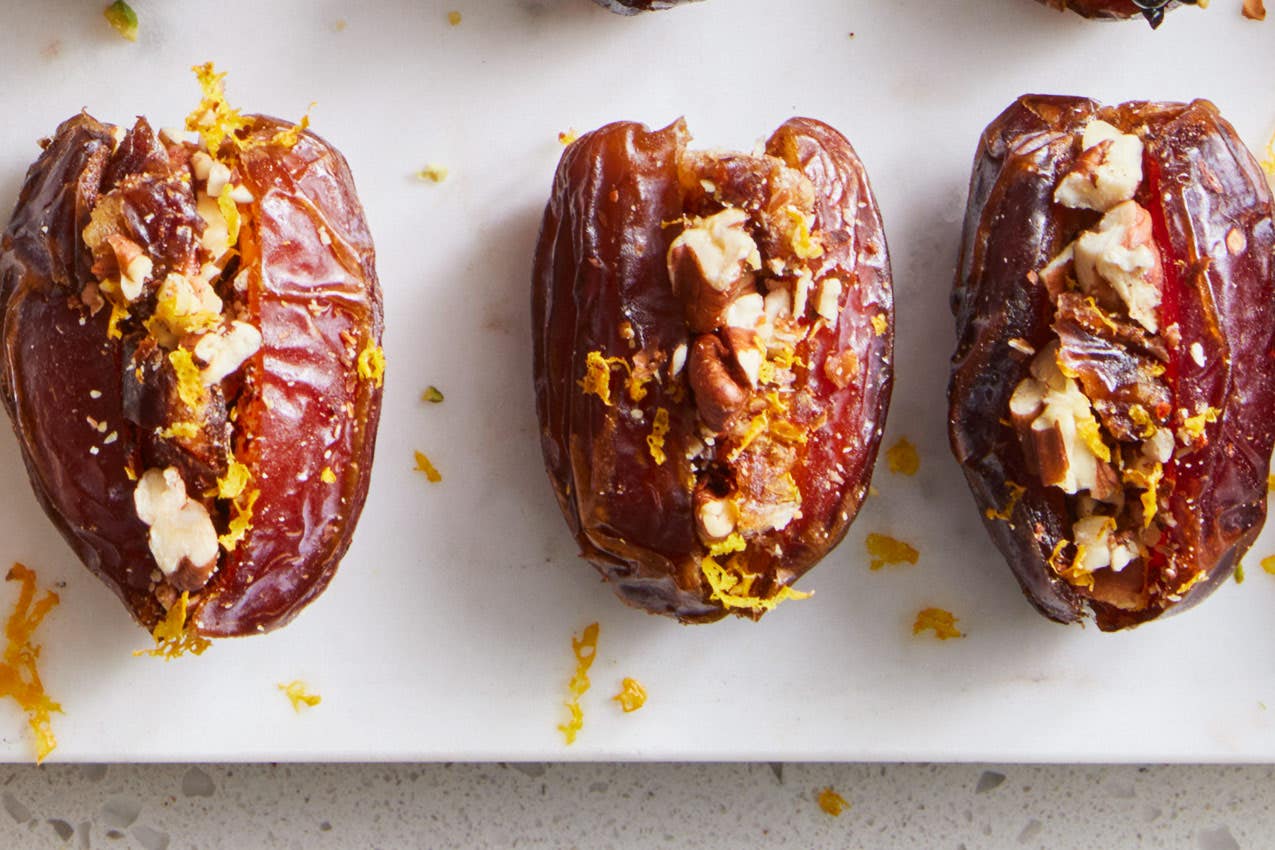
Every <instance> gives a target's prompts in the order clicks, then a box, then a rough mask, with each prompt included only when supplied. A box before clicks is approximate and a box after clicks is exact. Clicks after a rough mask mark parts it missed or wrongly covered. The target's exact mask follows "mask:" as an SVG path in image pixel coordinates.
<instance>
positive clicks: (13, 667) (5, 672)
mask: <svg viewBox="0 0 1275 850" xmlns="http://www.w3.org/2000/svg"><path fill="white" fill-rule="evenodd" d="M5 581H16V582H19V583H20V584H21V588H20V589H19V590H18V599H17V601H16V602H15V603H14V605H13V612H12V613H11V614H9V619H8V620H6V621H5V624H4V636H5V641H6V643H5V648H4V664H3V665H0V696H7V697H12V698H13V700H14V702H16V703H17V704H18V705H19V706H20V707H21V708H22V710H23V711H25V712H26V715H27V723H28V724H29V725H30V727H31V732H32V734H34V735H35V760H36V763H37V764H38V763H39V762H42V761H44V760H45V758H47V757H48V755H49V753H51V752H53V748H54V747H56V746H57V745H58V741H57V738H55V737H54V736H53V723H52V718H51V715H52V714H53V712H55V711H56V712H58V713H61V711H62V706H60V705H58V704H57V703H56V702H54V701H53V700H52V699H50V698H49V695H48V694H47V693H45V691H44V683H43V682H41V681H40V670H39V666H38V662H39V660H40V646H39V645H38V644H33V643H31V638H32V636H33V635H34V634H35V630H36V629H37V628H39V626H40V623H41V622H42V621H43V620H44V618H45V616H46V615H47V614H48V613H49V611H51V610H53V607H54V606H55V605H57V604H58V595H57V594H56V593H54V592H53V591H51V590H50V591H47V592H46V593H45V594H44V596H42V597H40V599H39V601H36V598H35V573H34V572H32V571H31V570H30V569H28V568H27V567H25V566H23V565H22V564H17V563H15V564H14V565H13V566H12V567H11V568H10V569H9V574H8V575H6V576H5Z"/></svg>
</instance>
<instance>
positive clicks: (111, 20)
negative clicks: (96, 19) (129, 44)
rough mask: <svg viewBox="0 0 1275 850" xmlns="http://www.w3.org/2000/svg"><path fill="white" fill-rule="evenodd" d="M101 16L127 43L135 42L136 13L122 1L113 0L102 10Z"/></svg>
mask: <svg viewBox="0 0 1275 850" xmlns="http://www.w3.org/2000/svg"><path fill="white" fill-rule="evenodd" d="M102 16H103V17H105V18H106V22H107V23H108V24H110V25H111V26H112V27H114V28H115V31H116V32H117V33H119V34H120V35H121V36H123V37H124V38H126V39H128V40H129V41H137V13H136V12H134V11H133V7H132V6H130V5H128V4H127V3H125V2H124V0H115V2H114V3H112V4H111V5H109V6H107V7H106V8H105V9H103V10H102Z"/></svg>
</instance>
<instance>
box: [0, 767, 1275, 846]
mask: <svg viewBox="0 0 1275 850" xmlns="http://www.w3.org/2000/svg"><path fill="white" fill-rule="evenodd" d="M1273 773H1275V768H1272V767H1264V766H1258V767H1220V766H1192V767H1185V766H1174V767H1163V766H1161V767H1134V766H1118V767H1092V766H1022V765H973V764H970V765H961V764H957V765H952V764H948V765H861V764H855V765H828V764H785V765H780V764H719V765H698V764H685V765H664V764H630V765H610V764H565V765H564V764H552V765H546V764H508V765H506V764H487V765H468V764H467V765H460V764H452V765H448V764H428V765H419V764H400V765H353V764H352V765H238V764H221V765H199V766H195V765H150V766H147V765H110V766H107V765H82V766H76V765H50V766H46V767H42V768H34V767H29V766H8V767H3V768H0V776H2V779H0V786H2V790H0V804H2V805H3V808H4V812H5V814H0V846H2V847H24V848H33V850H39V848H66V847H70V848H89V847H112V848H115V847H118V848H141V850H165V848H174V850H175V848H201V850H213V848H235V850H241V848H248V847H272V848H291V847H296V848H306V849H307V850H323V848H338V847H340V848H345V847H363V848H386V847H401V846H411V847H467V848H486V847H493V848H504V847H572V848H592V850H605V848H624V847H652V846H659V847H668V848H683V847H685V848H690V847H728V848H741V847H750V846H763V845H764V846H767V847H801V848H809V847H856V848H857V847H863V848H878V850H894V848H926V850H976V848H1002V847H1003V848H1019V847H1024V848H1050V850H1070V848H1083V850H1092V848H1095V847H1102V848H1131V847H1152V848H1164V849H1165V850H1172V848H1188V849H1189V850H1238V848H1262V847H1266V846H1269V836H1270V835H1272V834H1275V807H1272V805H1271V803H1272V801H1273V798H1275V793H1273V792H1272V788H1275V786H1273V785H1272V783H1271V779H1272V774H1273ZM828 787H831V788H833V789H834V790H835V791H836V792H837V793H839V794H840V795H841V796H842V797H843V798H844V799H845V800H846V802H847V803H848V804H849V808H847V809H846V810H845V811H844V812H842V814H840V815H839V816H837V817H833V816H831V815H829V814H827V813H825V812H824V811H823V810H822V809H821V808H820V806H819V804H818V796H819V794H820V792H821V791H822V790H823V789H824V788H828ZM1099 836H1100V838H1098V837H1099ZM1095 841H1097V843H1095Z"/></svg>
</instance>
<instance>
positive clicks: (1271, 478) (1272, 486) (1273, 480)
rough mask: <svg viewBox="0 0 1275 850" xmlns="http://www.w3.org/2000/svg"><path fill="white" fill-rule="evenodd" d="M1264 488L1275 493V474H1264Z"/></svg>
mask: <svg viewBox="0 0 1275 850" xmlns="http://www.w3.org/2000/svg"><path fill="white" fill-rule="evenodd" d="M1266 489H1267V490H1269V491H1270V492H1272V493H1275V475H1268V476H1266Z"/></svg>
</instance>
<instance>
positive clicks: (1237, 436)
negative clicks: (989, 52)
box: [949, 96, 1275, 630]
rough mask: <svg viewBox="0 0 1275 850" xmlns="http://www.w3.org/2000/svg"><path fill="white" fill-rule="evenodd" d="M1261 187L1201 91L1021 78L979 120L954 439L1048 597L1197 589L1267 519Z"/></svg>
mask: <svg viewBox="0 0 1275 850" xmlns="http://www.w3.org/2000/svg"><path fill="white" fill-rule="evenodd" d="M1273 250H1275V229H1273V225H1272V201H1271V192H1270V189H1269V187H1268V186H1267V183H1266V179H1265V177H1264V175H1263V173H1262V170H1261V168H1260V167H1259V166H1258V164H1257V163H1256V162H1255V161H1254V159H1253V157H1252V155H1251V154H1250V153H1249V152H1248V150H1247V149H1246V148H1245V147H1244V145H1243V143H1242V142H1241V141H1240V140H1239V138H1238V137H1237V136H1236V134H1235V131H1234V130H1233V129H1232V128H1231V126H1230V125H1229V124H1228V123H1226V121H1224V120H1223V119H1222V118H1221V116H1220V115H1219V114H1218V112H1217V109H1216V107H1214V106H1213V105H1212V104H1211V103H1208V102H1207V101H1200V100H1197V101H1194V102H1192V103H1189V104H1181V103H1127V104H1123V105H1121V106H1114V107H1102V106H1100V105H1099V104H1097V103H1095V102H1093V101H1091V100H1086V99H1083V98H1071V97H1043V96H1027V97H1023V98H1021V99H1019V101H1018V102H1017V103H1015V104H1014V105H1013V106H1011V107H1010V108H1009V109H1008V110H1006V111H1005V112H1004V113H1003V114H1002V115H1001V116H1000V117H999V118H998V119H997V120H996V121H995V122H993V123H992V125H991V126H990V127H988V128H987V130H986V132H985V133H984V134H983V139H982V143H981V144H980V146H979V150H978V154H977V155H976V158H975V163H974V174H973V177H972V179H971V183H970V198H969V207H968V209H967V212H966V218H965V233H964V244H963V247H962V250H961V265H960V268H959V270H958V273H957V280H956V287H955V291H954V294H953V300H952V303H953V309H954V311H955V313H956V323H957V338H958V347H957V351H956V354H955V356H954V358H953V371H952V379H951V384H950V387H949V401H950V411H949V427H950V435H951V440H952V447H953V450H954V452H955V454H956V456H957V459H958V460H959V461H960V462H961V465H962V466H963V467H964V470H965V475H966V478H967V479H968V481H969V484H970V487H971V488H972V489H973V491H974V495H975V498H976V500H977V501H978V504H979V507H980V508H981V509H982V510H983V511H984V517H985V523H986V525H987V527H988V529H989V530H990V532H991V534H992V537H993V538H994V540H995V541H996V544H997V546H998V547H999V548H1000V550H1001V552H1002V553H1003V554H1004V555H1005V557H1006V558H1007V559H1008V561H1009V563H1010V566H1011V567H1012V568H1013V570H1014V573H1015V574H1016V575H1017V577H1018V580H1019V582H1020V583H1021V584H1022V587H1023V590H1024V592H1025V593H1026V594H1027V596H1028V598H1029V599H1030V600H1031V601H1032V602H1033V603H1034V604H1035V605H1036V607H1037V608H1038V609H1039V610H1040V611H1041V612H1042V613H1043V614H1045V615H1046V616H1048V617H1050V618H1052V619H1054V620H1058V621H1060V622H1071V621H1075V620H1077V619H1079V618H1081V617H1082V616H1083V615H1084V614H1085V612H1086V610H1089V611H1092V614H1093V616H1094V618H1095V619H1096V620H1097V623H1098V626H1099V627H1100V628H1101V629H1103V630H1114V629H1120V628H1126V627H1129V626H1134V625H1137V624H1139V623H1142V622H1145V621H1147V620H1150V619H1153V618H1155V617H1158V616H1159V615H1160V614H1162V613H1164V612H1166V611H1169V610H1170V609H1174V608H1178V609H1181V608H1185V607H1186V606H1188V605H1190V604H1192V603H1194V602H1197V601H1199V600H1200V599H1203V598H1204V597H1205V596H1207V595H1208V594H1209V593H1210V592H1211V591H1212V590H1213V589H1214V588H1216V587H1217V586H1218V584H1219V583H1221V582H1222V581H1224V580H1225V579H1226V578H1227V577H1228V576H1230V575H1231V573H1232V572H1233V571H1234V568H1235V566H1236V564H1237V563H1238V562H1239V559H1240V557H1241V556H1242V555H1243V554H1244V552H1245V550H1246V549H1248V547H1249V546H1250V545H1251V544H1252V542H1253V540H1254V538H1256V536H1257V534H1258V531H1259V530H1260V529H1261V526H1262V523H1263V521H1264V519H1265V516H1266V489H1267V471H1268V466H1269V462H1270V456H1271V445H1272V440H1273V439H1275V359H1272V356H1271V354H1272V351H1275V291H1273V289H1275V282H1273V278H1272V273H1273V272H1275V269H1273V268H1272V251H1273Z"/></svg>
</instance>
